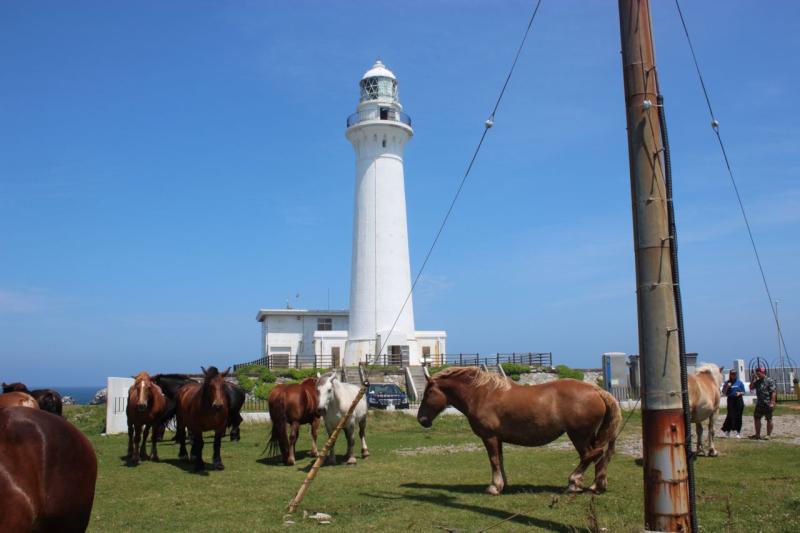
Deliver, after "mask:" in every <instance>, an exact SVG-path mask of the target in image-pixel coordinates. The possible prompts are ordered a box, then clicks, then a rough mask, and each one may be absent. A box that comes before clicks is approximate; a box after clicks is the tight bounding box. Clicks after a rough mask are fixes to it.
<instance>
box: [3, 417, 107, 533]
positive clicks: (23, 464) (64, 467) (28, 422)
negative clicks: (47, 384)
mask: <svg viewBox="0 0 800 533" xmlns="http://www.w3.org/2000/svg"><path fill="white" fill-rule="evenodd" d="M96 480H97V459H96V457H95V454H94V448H93V447H92V445H91V443H90V442H89V440H88V439H87V438H86V437H85V436H84V435H83V433H81V432H80V431H78V430H77V429H76V428H75V426H73V425H72V424H70V423H69V422H67V421H66V420H64V419H63V418H61V417H58V416H53V415H52V414H50V413H45V412H42V411H41V410H39V409H20V408H18V407H2V408H0V502H2V503H0V507H2V512H0V531H70V532H72V531H86V527H87V526H88V525H89V518H90V517H91V514H92V502H93V500H94V486H95V481H96Z"/></svg>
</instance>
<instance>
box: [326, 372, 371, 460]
mask: <svg viewBox="0 0 800 533" xmlns="http://www.w3.org/2000/svg"><path fill="white" fill-rule="evenodd" d="M359 389H360V387H359V386H357V385H352V384H350V383H342V382H341V381H339V377H338V376H337V375H336V372H331V373H329V374H325V375H324V376H322V377H321V378H319V379H318V380H317V394H319V404H318V405H319V407H318V409H317V410H318V412H319V414H320V416H322V417H323V419H324V420H325V429H327V430H328V436H330V434H331V433H333V430H334V429H335V428H336V424H338V423H339V419H341V418H342V417H343V416H344V415H345V414H347V411H348V409H350V406H351V405H352V404H353V400H355V399H356V396H358V391H359ZM356 424H358V436H359V437H361V457H362V458H363V459H366V458H367V457H369V450H368V449H367V441H366V439H365V438H364V436H365V434H366V430H367V399H366V397H363V396H362V398H361V400H359V402H358V405H357V406H356V408H355V410H354V411H353V416H351V417H350V419H349V420H348V421H347V423H346V424H345V425H344V428H342V429H344V434H345V435H346V436H347V464H349V465H354V464H356V458H355V456H354V455H353V448H354V447H355V446H354V445H355V431H356ZM333 448H334V446H331V449H330V450H329V451H328V463H330V464H336V455H335V454H334V453H333Z"/></svg>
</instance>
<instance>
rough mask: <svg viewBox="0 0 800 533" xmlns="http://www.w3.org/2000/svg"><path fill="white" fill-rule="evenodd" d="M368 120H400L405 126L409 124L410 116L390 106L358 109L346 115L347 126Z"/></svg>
mask: <svg viewBox="0 0 800 533" xmlns="http://www.w3.org/2000/svg"><path fill="white" fill-rule="evenodd" d="M368 120H387V121H391V122H400V123H402V124H405V125H406V126H409V127H410V126H411V117H409V116H408V115H406V114H405V113H403V112H402V111H398V110H396V109H392V108H378V109H365V110H364V111H358V112H356V113H353V114H352V115H350V116H349V117H347V127H348V128H349V127H351V126H355V125H356V124H359V123H361V122H366V121H368Z"/></svg>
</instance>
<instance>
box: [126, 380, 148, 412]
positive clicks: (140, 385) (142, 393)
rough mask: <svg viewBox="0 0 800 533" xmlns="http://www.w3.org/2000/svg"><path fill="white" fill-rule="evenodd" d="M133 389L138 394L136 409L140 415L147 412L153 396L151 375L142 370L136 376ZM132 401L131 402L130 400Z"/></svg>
mask: <svg viewBox="0 0 800 533" xmlns="http://www.w3.org/2000/svg"><path fill="white" fill-rule="evenodd" d="M133 379H134V380H135V381H134V382H133V388H134V391H135V392H136V409H138V411H139V412H140V413H143V412H145V411H147V405H148V404H149V403H150V396H151V395H152V392H151V390H150V389H151V388H152V387H153V381H152V380H151V379H150V374H148V373H147V372H145V371H144V370H142V371H141V372H139V374H137V375H136V376H134V378H133ZM129 401H130V400H129Z"/></svg>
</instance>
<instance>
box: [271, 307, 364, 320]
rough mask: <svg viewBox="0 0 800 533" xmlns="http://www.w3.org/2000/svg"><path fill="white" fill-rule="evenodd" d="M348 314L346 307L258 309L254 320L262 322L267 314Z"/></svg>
mask: <svg viewBox="0 0 800 533" xmlns="http://www.w3.org/2000/svg"><path fill="white" fill-rule="evenodd" d="M303 315H305V316H349V315H350V311H349V310H347V309H259V310H258V314H257V315H256V320H257V321H259V322H263V321H264V319H265V318H267V317H268V316H303Z"/></svg>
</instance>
